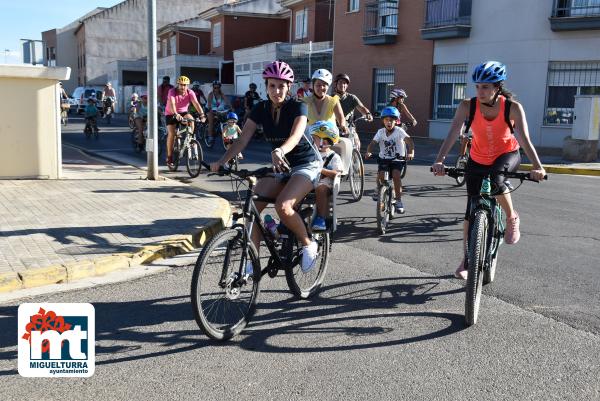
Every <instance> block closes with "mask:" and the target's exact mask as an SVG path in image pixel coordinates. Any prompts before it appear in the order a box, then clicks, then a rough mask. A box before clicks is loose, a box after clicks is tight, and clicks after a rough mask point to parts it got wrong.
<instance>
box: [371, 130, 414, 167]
mask: <svg viewBox="0 0 600 401" xmlns="http://www.w3.org/2000/svg"><path fill="white" fill-rule="evenodd" d="M404 138H409V135H408V134H407V133H406V131H404V130H403V129H402V128H400V127H394V130H393V131H392V134H391V135H389V136H388V135H387V130H386V129H385V128H381V129H380V130H378V131H377V133H376V134H375V136H374V137H373V141H375V142H377V143H378V144H379V158H380V159H388V160H389V159H395V158H396V155H400V156H403V157H406V144H405V143H404Z"/></svg>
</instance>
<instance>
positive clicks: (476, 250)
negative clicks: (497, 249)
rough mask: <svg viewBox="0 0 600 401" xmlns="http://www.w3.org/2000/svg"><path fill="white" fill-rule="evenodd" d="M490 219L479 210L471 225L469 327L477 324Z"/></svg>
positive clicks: (466, 310)
mask: <svg viewBox="0 0 600 401" xmlns="http://www.w3.org/2000/svg"><path fill="white" fill-rule="evenodd" d="M487 230H488V217H487V214H486V213H485V211H483V210H479V211H477V212H476V213H475V218H474V219H473V222H472V223H471V229H470V234H469V235H470V236H469V251H468V255H467V260H468V269H469V273H468V276H467V286H466V291H465V292H466V299H465V322H466V324H467V326H472V325H474V324H476V323H477V317H478V315H479V304H480V302H481V289H482V287H483V264H484V261H485V257H486V241H487Z"/></svg>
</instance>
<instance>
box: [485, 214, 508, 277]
mask: <svg viewBox="0 0 600 401" xmlns="http://www.w3.org/2000/svg"><path fill="white" fill-rule="evenodd" d="M504 224H505V221H504V212H503V211H502V209H501V208H500V207H499V206H496V227H495V229H494V235H493V237H492V240H491V243H490V252H489V254H490V257H489V261H488V263H489V264H488V265H487V266H486V269H485V270H484V272H483V284H484V285H485V284H490V283H492V282H493V281H494V278H495V277H496V265H497V263H498V252H499V251H500V244H502V241H503V237H504V227H505V226H504Z"/></svg>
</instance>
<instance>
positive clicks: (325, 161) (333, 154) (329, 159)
mask: <svg viewBox="0 0 600 401" xmlns="http://www.w3.org/2000/svg"><path fill="white" fill-rule="evenodd" d="M334 156H335V152H333V153H331V154H330V155H329V156H327V158H326V159H325V160H324V161H323V168H325V167H326V166H327V165H328V164H329V163H330V162H331V160H333V157H334Z"/></svg>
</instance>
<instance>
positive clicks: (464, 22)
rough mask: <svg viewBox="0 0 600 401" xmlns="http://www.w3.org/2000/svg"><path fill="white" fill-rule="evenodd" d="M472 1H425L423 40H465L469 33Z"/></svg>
mask: <svg viewBox="0 0 600 401" xmlns="http://www.w3.org/2000/svg"><path fill="white" fill-rule="evenodd" d="M471 1H472V0H426V1H425V23H424V24H423V28H422V29H421V37H422V38H423V39H446V38H466V37H469V35H470V33H471Z"/></svg>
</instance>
